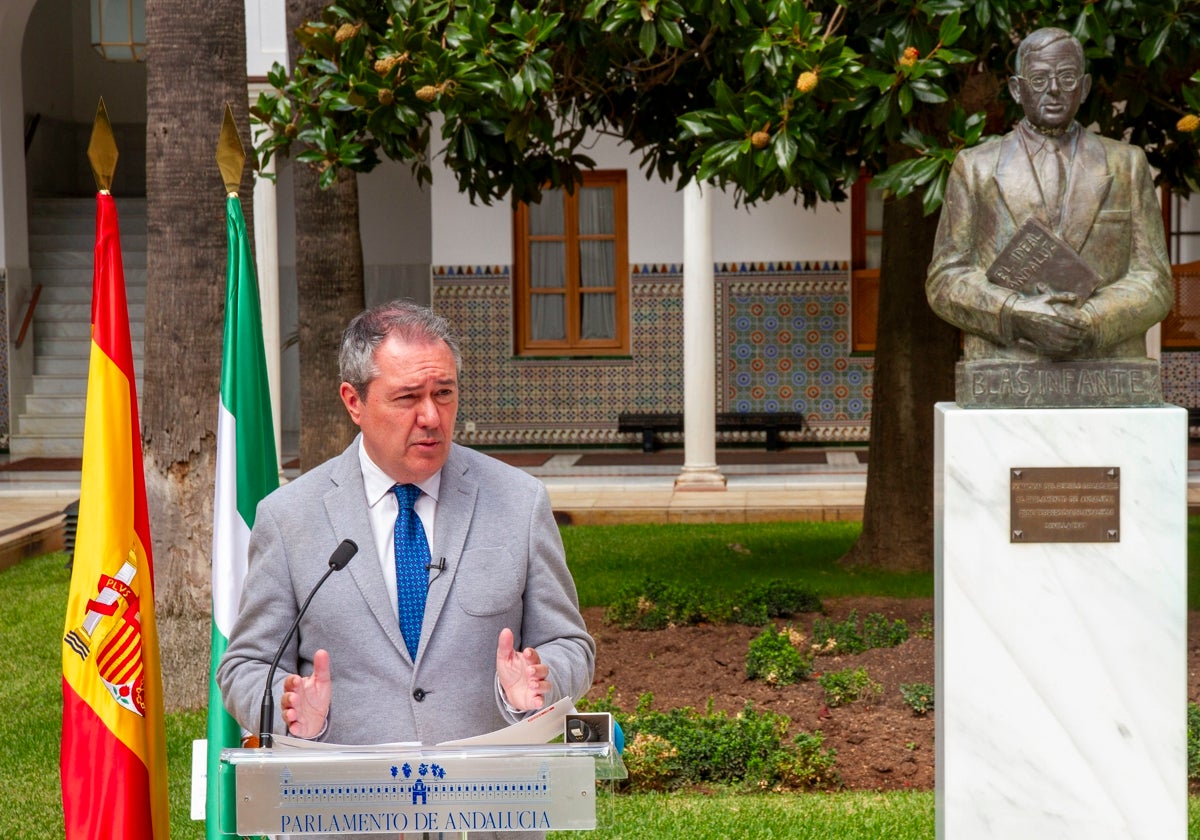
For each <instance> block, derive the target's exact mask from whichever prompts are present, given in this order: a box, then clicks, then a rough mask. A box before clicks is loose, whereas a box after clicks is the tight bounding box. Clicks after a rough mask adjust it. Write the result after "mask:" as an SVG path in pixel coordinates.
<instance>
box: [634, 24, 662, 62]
mask: <svg viewBox="0 0 1200 840" xmlns="http://www.w3.org/2000/svg"><path fill="white" fill-rule="evenodd" d="M638 46H639V47H641V49H642V54H643V55H645V56H646V57H647V58H649V57H650V56H652V55H653V54H654V48H655V47H656V46H658V30H656V29H655V28H654V21H650V20H648V21H644V22H643V23H642V30H641V32H640V33H639V34H638Z"/></svg>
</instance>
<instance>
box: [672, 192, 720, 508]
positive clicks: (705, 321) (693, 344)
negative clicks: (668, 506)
mask: <svg viewBox="0 0 1200 840" xmlns="http://www.w3.org/2000/svg"><path fill="white" fill-rule="evenodd" d="M715 335H716V314H715V303H714V301H713V260H712V188H711V187H708V188H701V186H700V184H698V183H696V182H693V183H691V184H689V185H688V186H687V187H685V188H684V190H683V470H682V471H681V472H680V474H679V477H678V478H676V479H675V487H676V488H677V489H679V490H724V489H725V476H723V475H721V471H720V469H718V467H717V432H716V427H717V374H716V371H717V368H716V349H715V346H716V340H715Z"/></svg>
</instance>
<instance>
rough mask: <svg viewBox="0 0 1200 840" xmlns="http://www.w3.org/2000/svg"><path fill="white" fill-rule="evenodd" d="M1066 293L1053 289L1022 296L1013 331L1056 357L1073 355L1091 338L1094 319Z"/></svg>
mask: <svg viewBox="0 0 1200 840" xmlns="http://www.w3.org/2000/svg"><path fill="white" fill-rule="evenodd" d="M1078 302H1079V298H1078V297H1077V296H1076V295H1074V294H1071V293H1067V292H1050V291H1047V290H1046V288H1045V287H1044V286H1038V294H1036V295H1030V296H1028V297H1022V298H1019V299H1018V300H1017V302H1016V304H1014V306H1013V309H1012V325H1013V333H1014V334H1015V335H1016V337H1017V338H1020V339H1024V340H1025V341H1027V342H1029V343H1030V344H1032V345H1033V346H1034V347H1036V348H1037V349H1038V350H1040V351H1041V352H1043V353H1045V354H1046V355H1048V356H1052V357H1055V358H1062V357H1067V356H1074V355H1077V354H1078V353H1080V352H1081V351H1082V350H1083V349H1084V348H1085V347H1087V346H1088V344H1089V343H1090V342H1091V340H1092V319H1091V317H1090V316H1089V315H1088V313H1087V312H1086V311H1084V310H1082V309H1080V308H1079V307H1078V306H1077V304H1078Z"/></svg>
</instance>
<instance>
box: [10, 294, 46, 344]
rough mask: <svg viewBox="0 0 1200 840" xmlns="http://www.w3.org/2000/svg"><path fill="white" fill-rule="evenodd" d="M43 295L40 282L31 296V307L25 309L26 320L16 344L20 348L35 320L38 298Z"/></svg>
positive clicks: (22, 323)
mask: <svg viewBox="0 0 1200 840" xmlns="http://www.w3.org/2000/svg"><path fill="white" fill-rule="evenodd" d="M41 296H42V284H41V283H38V284H37V285H36V286H34V287H33V294H32V295H31V296H30V297H29V308H28V309H26V310H25V320H23V321H22V322H21V330H20V332H18V333H17V341H16V344H15V345H14V346H15V347H17V349H20V347H21V345H22V344H24V343H25V333H27V332H28V331H29V325H30V323H32V322H33V310H35V309H37V304H38V298H39V297H41Z"/></svg>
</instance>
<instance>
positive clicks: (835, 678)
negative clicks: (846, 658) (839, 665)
mask: <svg viewBox="0 0 1200 840" xmlns="http://www.w3.org/2000/svg"><path fill="white" fill-rule="evenodd" d="M817 682H818V683H820V685H821V688H823V689H825V702H826V704H828V705H829V706H830V708H832V707H834V706H844V705H846V704H847V703H853V702H854V701H855V700H874V699H875V698H877V697H878V696H879V695H880V694H882V693H883V686H882V685H880V684H879V683H877V682H875V681H874V680H873V679H871V678H870V677H869V676H867V669H866V668H855V669H853V670H852V669H850V668H847V669H846V670H844V671H829V672H828V673H825V674H822V675H821V676H820V678H818V680H817Z"/></svg>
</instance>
